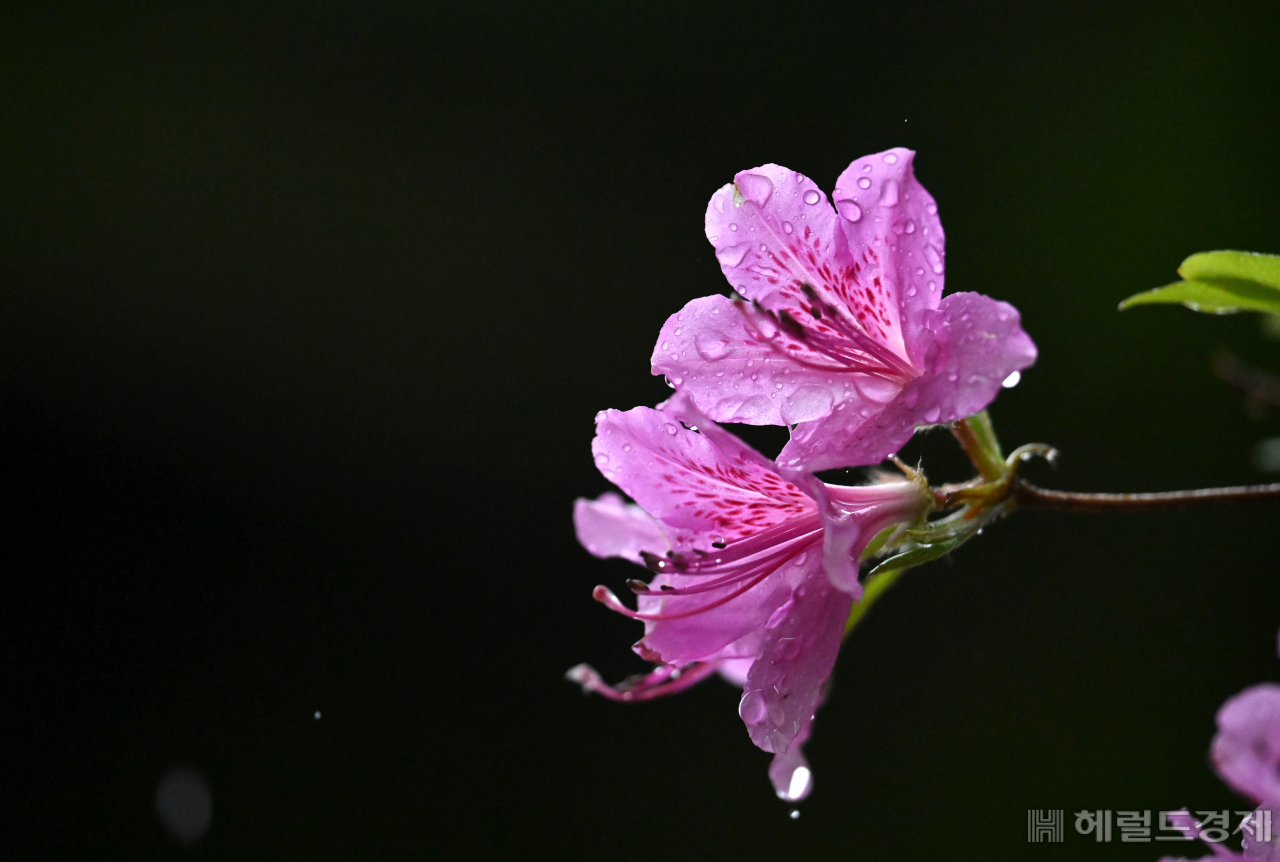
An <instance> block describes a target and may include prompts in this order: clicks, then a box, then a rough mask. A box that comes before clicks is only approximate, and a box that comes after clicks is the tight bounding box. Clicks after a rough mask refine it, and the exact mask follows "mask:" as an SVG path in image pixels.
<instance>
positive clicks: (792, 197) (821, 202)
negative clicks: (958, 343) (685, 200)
mask: <svg viewBox="0 0 1280 862" xmlns="http://www.w3.org/2000/svg"><path fill="white" fill-rule="evenodd" d="M766 191H767V193H766ZM842 220H843V219H842V218H841V217H840V216H838V215H837V214H836V211H835V209H833V208H832V206H831V204H830V202H829V201H828V200H827V196H826V195H824V194H823V193H822V191H821V190H820V189H819V188H818V187H817V186H816V185H814V183H813V181H812V180H810V179H809V178H808V177H805V176H803V175H802V174H798V173H796V172H794V171H791V170H788V169H787V168H784V167H781V166H780V165H763V166H761V167H758V168H753V169H752V170H750V171H742V172H741V173H739V174H738V175H737V176H736V177H734V182H733V183H732V184H730V185H727V186H725V187H723V188H722V189H720V190H719V191H717V192H716V193H715V194H714V195H712V196H711V202H710V203H709V204H708V205H707V216H706V233H707V239H708V240H710V241H711V244H712V246H714V247H715V249H716V259H717V260H718V261H720V269H721V271H723V272H724V274H725V278H727V279H728V280H729V284H731V285H732V286H733V288H734V290H736V291H737V292H738V293H740V294H742V295H743V296H744V297H746V298H747V299H749V300H752V301H754V302H758V303H760V304H761V305H762V306H763V307H764V308H766V309H769V310H771V311H774V312H779V313H780V312H786V313H787V314H788V315H790V316H791V318H792V319H793V320H797V321H801V322H803V323H804V325H805V327H806V328H811V329H813V330H815V331H817V332H818V333H819V334H820V335H825V336H827V337H832V338H835V337H840V335H841V334H842V333H845V334H847V333H848V332H849V330H850V328H851V329H852V330H854V331H855V334H858V335H860V336H862V337H867V338H869V339H870V340H871V341H872V342H874V344H873V345H872V346H873V347H874V346H876V345H879V346H881V349H884V348H887V349H888V351H890V352H891V353H892V354H895V355H896V356H898V357H905V356H906V352H905V350H904V348H903V341H902V333H901V328H900V325H899V320H898V308H897V304H896V302H895V301H894V300H895V298H894V297H893V295H892V294H891V293H890V292H889V291H888V287H887V286H886V285H885V284H884V283H883V282H882V279H881V278H880V277H879V275H878V264H877V263H876V260H877V256H878V253H879V250H878V249H875V248H872V247H870V246H868V247H866V248H855V249H853V250H852V251H851V247H850V246H849V243H848V239H847V236H846V234H845V232H844V230H843V228H842V227H841V225H840V222H841V221H842ZM885 229H886V230H888V227H887V226H886V227H885ZM867 267H870V268H871V269H865V268H867ZM872 269H874V270H876V272H872V271H871V270H872ZM864 270H865V271H864ZM806 287H807V288H808V289H809V290H810V291H812V292H813V294H814V295H816V296H817V297H819V298H820V299H821V300H822V302H823V304H826V305H830V306H833V307H835V308H836V309H838V311H839V313H840V314H841V315H842V316H843V317H844V318H845V323H846V324H847V325H846V326H844V327H835V328H833V327H832V326H829V325H828V323H829V321H826V320H823V319H822V318H821V316H818V317H816V318H815V317H814V316H811V309H812V308H813V302H812V299H811V297H809V296H807V295H806V290H805V288H806ZM862 347H863V348H864V349H865V348H866V347H867V345H866V344H865V343H863V344H862Z"/></svg>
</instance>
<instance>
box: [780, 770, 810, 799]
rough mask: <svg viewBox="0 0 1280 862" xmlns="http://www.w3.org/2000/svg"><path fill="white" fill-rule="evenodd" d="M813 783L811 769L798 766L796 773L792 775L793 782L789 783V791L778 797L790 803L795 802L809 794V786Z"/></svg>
mask: <svg viewBox="0 0 1280 862" xmlns="http://www.w3.org/2000/svg"><path fill="white" fill-rule="evenodd" d="M812 781H813V773H811V772H810V771H809V767H807V766H797V767H796V771H795V772H793V773H791V781H790V782H788V784H787V789H786V790H784V791H783V792H781V793H779V794H778V795H779V796H781V797H782V798H783V799H785V800H787V801H788V802H794V801H796V800H797V799H801V798H803V797H804V795H805V794H806V793H808V792H809V784H810V783H811V782H812Z"/></svg>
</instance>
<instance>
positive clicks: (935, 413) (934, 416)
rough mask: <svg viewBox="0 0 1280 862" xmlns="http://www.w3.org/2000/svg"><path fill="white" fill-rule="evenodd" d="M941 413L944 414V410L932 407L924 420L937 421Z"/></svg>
mask: <svg viewBox="0 0 1280 862" xmlns="http://www.w3.org/2000/svg"><path fill="white" fill-rule="evenodd" d="M941 415H942V411H941V410H939V409H938V408H937V407H930V408H929V409H928V410H927V411H926V412H925V414H924V421H926V422H937V421H938V417H940V416H941Z"/></svg>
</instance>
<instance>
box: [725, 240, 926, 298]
mask: <svg viewBox="0 0 1280 862" xmlns="http://www.w3.org/2000/svg"><path fill="white" fill-rule="evenodd" d="M717 256H719V253H718V252H717ZM924 259H925V260H927V261H928V262H929V266H930V267H931V268H932V269H933V272H934V274H935V275H942V255H941V254H940V253H939V252H938V249H937V248H936V247H934V245H933V244H932V243H930V244H928V245H926V246H925V247H924ZM929 285H930V287H929V289H930V290H932V289H933V282H929Z"/></svg>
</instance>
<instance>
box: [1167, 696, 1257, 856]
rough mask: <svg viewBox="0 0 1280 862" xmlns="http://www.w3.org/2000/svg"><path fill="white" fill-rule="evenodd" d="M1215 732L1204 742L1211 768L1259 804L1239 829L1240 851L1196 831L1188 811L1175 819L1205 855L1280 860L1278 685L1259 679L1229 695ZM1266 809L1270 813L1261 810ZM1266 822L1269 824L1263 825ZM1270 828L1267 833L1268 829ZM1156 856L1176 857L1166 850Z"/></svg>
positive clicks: (1197, 825) (1235, 788)
mask: <svg viewBox="0 0 1280 862" xmlns="http://www.w3.org/2000/svg"><path fill="white" fill-rule="evenodd" d="M1217 722H1218V732H1217V734H1216V735H1215V736H1214V737H1213V743H1212V745H1210V747H1209V752H1210V759H1211V760H1212V761H1213V765H1214V768H1215V769H1216V770H1217V771H1218V775H1219V777H1221V778H1222V780H1223V781H1225V782H1226V783H1227V784H1228V785H1230V786H1231V788H1232V789H1233V790H1235V791H1236V792H1237V793H1239V794H1240V795H1242V796H1245V797H1247V798H1248V799H1250V800H1252V801H1253V803H1254V804H1255V805H1257V806H1258V808H1257V810H1256V812H1255V814H1254V816H1253V818H1252V821H1253V822H1252V824H1251V826H1252V828H1251V829H1241V830H1240V831H1241V832H1243V833H1244V834H1243V841H1242V844H1243V847H1242V850H1243V852H1242V853H1239V854H1238V853H1233V852H1232V851H1230V850H1228V849H1227V848H1226V847H1224V846H1223V845H1222V844H1221V843H1218V842H1215V841H1211V840H1209V839H1208V838H1205V837H1204V836H1202V835H1201V834H1200V824H1199V823H1197V822H1196V821H1195V820H1194V819H1192V818H1191V817H1190V816H1189V815H1188V816H1186V817H1183V818H1182V819H1181V820H1180V821H1179V822H1178V823H1177V824H1176V825H1178V827H1179V828H1180V829H1181V830H1182V831H1183V832H1184V833H1185V834H1186V835H1187V836H1189V837H1192V838H1200V840H1202V841H1204V843H1205V844H1206V845H1208V847H1209V849H1210V850H1212V851H1213V855H1212V856H1205V857H1203V859H1202V860H1201V862H1206V860H1210V859H1213V860H1259V859H1268V860H1280V835H1277V834H1276V830H1277V829H1280V685H1276V684H1274V683H1263V684H1261V685H1255V686H1253V687H1252V688H1248V689H1245V690H1244V691H1242V692H1240V693H1239V694H1237V695H1236V696H1235V697H1232V698H1231V699H1230V700H1228V701H1227V702H1226V703H1224V704H1223V705H1222V708H1221V709H1219V710H1218V717H1217ZM1268 811H1269V812H1270V813H1269V814H1268V813H1266V812H1268ZM1265 824H1270V829H1269V830H1267V829H1266V828H1265ZM1268 832H1269V834H1267V833H1268ZM1161 862H1180V860H1178V859H1175V858H1173V857H1170V856H1166V857H1164V858H1163V859H1161Z"/></svg>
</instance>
